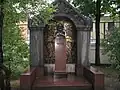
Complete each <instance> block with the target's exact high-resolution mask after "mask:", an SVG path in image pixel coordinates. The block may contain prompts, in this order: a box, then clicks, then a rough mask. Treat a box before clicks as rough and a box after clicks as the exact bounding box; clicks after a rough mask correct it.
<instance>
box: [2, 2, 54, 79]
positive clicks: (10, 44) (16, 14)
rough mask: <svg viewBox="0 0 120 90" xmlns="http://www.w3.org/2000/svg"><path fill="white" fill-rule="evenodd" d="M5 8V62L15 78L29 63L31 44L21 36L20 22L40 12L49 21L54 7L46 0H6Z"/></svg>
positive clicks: (40, 15)
mask: <svg viewBox="0 0 120 90" xmlns="http://www.w3.org/2000/svg"><path fill="white" fill-rule="evenodd" d="M3 8H4V11H3V12H4V28H3V52H4V64H5V65H6V66H7V67H8V68H9V69H10V70H11V71H12V77H14V78H15V77H18V76H19V75H20V73H21V72H23V71H24V69H25V68H26V67H28V65H29V46H28V45H27V44H26V42H25V40H24V39H23V38H22V37H21V30H20V28H19V26H18V23H19V22H20V21H27V18H28V17H30V16H32V17H33V16H34V17H35V16H36V15H38V14H39V18H42V19H43V20H44V22H45V23H47V21H48V19H50V18H51V14H52V13H53V11H54V9H53V6H52V5H50V4H48V3H47V2H46V1H45V0H4V5H3ZM39 18H37V19H39Z"/></svg>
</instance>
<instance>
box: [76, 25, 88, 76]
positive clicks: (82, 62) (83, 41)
mask: <svg viewBox="0 0 120 90" xmlns="http://www.w3.org/2000/svg"><path fill="white" fill-rule="evenodd" d="M89 45H90V29H89V28H88V27H86V26H81V27H77V63H76V72H77V75H83V68H82V66H86V67H87V66H90V63H89V49H90V48H89Z"/></svg>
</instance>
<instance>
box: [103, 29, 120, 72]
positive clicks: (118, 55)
mask: <svg viewBox="0 0 120 90" xmlns="http://www.w3.org/2000/svg"><path fill="white" fill-rule="evenodd" d="M101 45H102V47H104V54H107V55H108V56H109V61H110V62H111V63H112V66H113V67H115V68H116V69H119V70H120V27H119V28H114V30H111V31H110V32H108V33H107V35H106V38H105V39H103V40H102V43H101Z"/></svg>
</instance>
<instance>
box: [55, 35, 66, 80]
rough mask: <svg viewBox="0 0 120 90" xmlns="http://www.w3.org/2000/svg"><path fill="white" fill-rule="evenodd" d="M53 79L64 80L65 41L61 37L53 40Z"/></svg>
mask: <svg viewBox="0 0 120 90" xmlns="http://www.w3.org/2000/svg"><path fill="white" fill-rule="evenodd" d="M54 77H55V78H66V77H67V72H66V40H65V38H64V37H63V36H59V37H56V39H55V71H54Z"/></svg>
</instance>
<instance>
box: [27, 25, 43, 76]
mask: <svg viewBox="0 0 120 90" xmlns="http://www.w3.org/2000/svg"><path fill="white" fill-rule="evenodd" d="M29 29H30V67H31V68H33V67H36V70H37V75H38V76H39V75H41V74H42V75H43V72H44V70H43V68H44V61H43V29H44V27H30V28H29Z"/></svg>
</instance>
